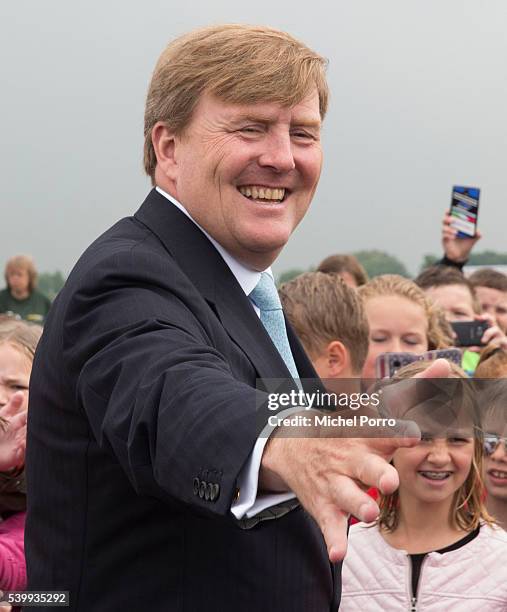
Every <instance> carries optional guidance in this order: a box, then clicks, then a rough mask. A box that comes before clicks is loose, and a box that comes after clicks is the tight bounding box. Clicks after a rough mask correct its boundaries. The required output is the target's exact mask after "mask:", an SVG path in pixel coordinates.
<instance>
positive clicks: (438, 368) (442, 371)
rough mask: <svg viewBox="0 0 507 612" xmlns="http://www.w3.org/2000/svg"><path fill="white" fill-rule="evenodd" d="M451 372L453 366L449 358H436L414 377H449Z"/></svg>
mask: <svg viewBox="0 0 507 612" xmlns="http://www.w3.org/2000/svg"><path fill="white" fill-rule="evenodd" d="M450 374H451V366H450V364H449V362H448V361H447V359H435V361H434V362H433V363H432V364H431V365H430V366H428V367H427V368H426V369H425V370H424V371H423V372H420V373H419V374H416V375H415V376H414V378H447V377H448V376H450Z"/></svg>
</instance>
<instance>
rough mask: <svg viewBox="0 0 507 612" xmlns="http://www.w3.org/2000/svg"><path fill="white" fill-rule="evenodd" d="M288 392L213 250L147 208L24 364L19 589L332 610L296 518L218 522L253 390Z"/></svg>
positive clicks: (246, 433) (321, 567)
mask: <svg viewBox="0 0 507 612" xmlns="http://www.w3.org/2000/svg"><path fill="white" fill-rule="evenodd" d="M289 336H290V341H291V345H292V349H293V352H294V356H295V360H296V363H297V366H298V369H299V372H300V374H301V376H302V377H303V376H312V377H313V376H314V375H315V374H314V371H313V369H312V367H311V364H310V363H309V361H308V359H307V357H306V355H305V354H304V352H303V350H302V348H301V346H300V344H299V342H298V341H297V339H296V338H295V336H294V334H293V333H292V331H291V330H289ZM286 376H289V374H288V372H287V370H286V367H285V364H284V363H283V361H282V359H281V357H280V356H279V354H278V352H277V351H276V349H275V348H274V346H273V345H272V343H271V340H270V338H269V336H268V335H267V334H266V332H265V330H264V328H263V326H262V324H261V323H260V321H259V319H258V317H257V316H256V315H255V312H254V311H253V309H252V307H251V304H250V302H249V300H248V298H247V297H246V296H245V295H244V293H243V291H242V290H241V288H240V287H239V285H238V283H237V281H236V279H235V278H234V276H233V275H232V274H231V272H230V270H229V269H228V267H227V266H226V264H225V263H224V262H223V260H222V258H221V257H220V255H219V254H218V253H217V251H216V250H215V248H214V247H213V246H212V245H211V244H210V242H209V241H208V239H207V238H206V237H205V236H204V235H203V234H202V232H201V231H200V230H199V229H198V228H197V227H196V226H195V225H194V224H193V223H192V222H191V221H190V220H189V219H188V218H187V217H186V216H185V215H183V214H182V213H181V212H180V211H179V210H177V208H176V207H174V206H172V205H170V204H169V203H168V202H167V200H166V199H165V198H164V197H163V196H161V195H160V194H158V193H157V192H156V191H152V192H151V193H150V194H149V195H148V197H147V199H146V201H145V202H144V204H143V205H142V206H141V208H140V209H139V211H138V212H137V213H136V215H135V216H134V217H130V218H126V219H123V220H122V221H119V222H118V223H117V224H116V225H115V226H113V227H112V228H111V229H110V230H108V231H107V232H106V233H105V234H104V235H102V236H101V237H100V238H99V239H98V240H96V241H95V242H94V243H93V244H92V245H91V246H90V247H89V249H88V250H87V251H86V252H85V253H84V255H83V256H82V257H81V259H80V260H79V262H78V263H77V265H76V267H75V268H74V270H73V271H72V273H71V275H70V277H69V279H68V281H67V284H66V286H65V287H64V289H63V290H62V291H61V293H60V294H59V296H58V298H57V299H56V301H55V303H54V304H53V307H52V309H51V312H50V314H49V317H48V320H47V323H46V326H45V330H44V334H43V338H42V340H41V343H40V345H39V348H38V351H37V354H36V357H35V361H34V366H33V373H32V380H31V388H30V410H29V432H28V451H27V481H28V518H27V528H26V555H27V563H28V576H29V584H28V588H29V589H44V590H48V589H65V590H70V599H71V606H70V609H71V610H74V611H77V610H79V611H82V612H102V611H103V612H120V611H124V610H125V611H130V610H149V611H150V612H157V611H171V612H172V611H174V612H180V611H181V612H183V611H185V612H193V611H196V612H197V611H198V612H203V611H207V612H214V611H216V612H228V611H231V612H232V611H234V612H259V611H262V612H270V611H273V612H324V611H325V612H329V610H334V609H336V605H337V604H336V600H337V593H338V592H339V577H338V576H339V571H338V568H337V567H333V566H330V564H329V562H328V560H327V555H326V549H325V546H324V543H323V539H322V536H321V534H320V532H319V530H318V528H317V527H316V525H315V523H314V522H313V520H312V519H311V518H310V517H309V516H308V515H307V514H306V513H305V512H304V511H303V510H302V509H300V508H298V509H296V510H293V511H292V512H290V513H288V514H287V515H285V516H284V517H282V518H279V519H277V520H271V521H265V522H261V523H259V524H258V525H257V526H255V527H253V528H252V529H248V530H246V529H241V528H240V527H239V526H238V523H237V522H236V521H235V520H234V518H233V516H232V515H231V513H230V506H231V502H232V499H233V497H234V494H235V491H236V485H237V478H238V474H239V473H240V471H241V468H242V467H243V465H244V463H245V461H246V459H247V458H248V456H249V453H250V452H251V449H252V447H253V445H254V443H255V440H256V438H257V435H258V433H259V424H258V419H257V418H256V406H255V404H256V396H257V394H258V392H256V391H255V389H254V387H255V380H256V378H258V377H286Z"/></svg>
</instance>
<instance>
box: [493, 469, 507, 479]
mask: <svg viewBox="0 0 507 612" xmlns="http://www.w3.org/2000/svg"><path fill="white" fill-rule="evenodd" d="M489 473H490V474H491V476H494V477H495V478H507V472H502V471H500V470H490V471H489Z"/></svg>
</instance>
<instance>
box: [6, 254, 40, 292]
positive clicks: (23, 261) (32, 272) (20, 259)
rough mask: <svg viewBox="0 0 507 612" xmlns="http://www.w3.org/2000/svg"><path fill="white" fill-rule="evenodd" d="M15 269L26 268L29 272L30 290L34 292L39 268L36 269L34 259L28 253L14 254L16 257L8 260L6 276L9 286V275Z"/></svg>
mask: <svg viewBox="0 0 507 612" xmlns="http://www.w3.org/2000/svg"><path fill="white" fill-rule="evenodd" d="M14 270H26V271H27V272H28V279H29V281H28V291H29V292H30V293H32V291H33V290H34V289H35V287H36V285H37V270H36V269H35V264H34V263H33V259H32V258H31V257H30V256H28V255H14V257H11V258H10V259H8V260H7V263H6V264H5V271H4V276H5V282H6V284H7V286H8V287H9V288H10V286H9V278H8V276H9V274H10V273H11V272H12V271H14Z"/></svg>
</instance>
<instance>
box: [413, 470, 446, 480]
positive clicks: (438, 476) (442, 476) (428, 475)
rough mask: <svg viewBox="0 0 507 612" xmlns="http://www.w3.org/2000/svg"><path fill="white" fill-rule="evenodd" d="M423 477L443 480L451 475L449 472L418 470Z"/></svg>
mask: <svg viewBox="0 0 507 612" xmlns="http://www.w3.org/2000/svg"><path fill="white" fill-rule="evenodd" d="M419 473H420V474H422V476H424V477H425V478H429V479H430V480H445V479H446V478H448V477H449V476H450V475H451V472H419Z"/></svg>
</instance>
